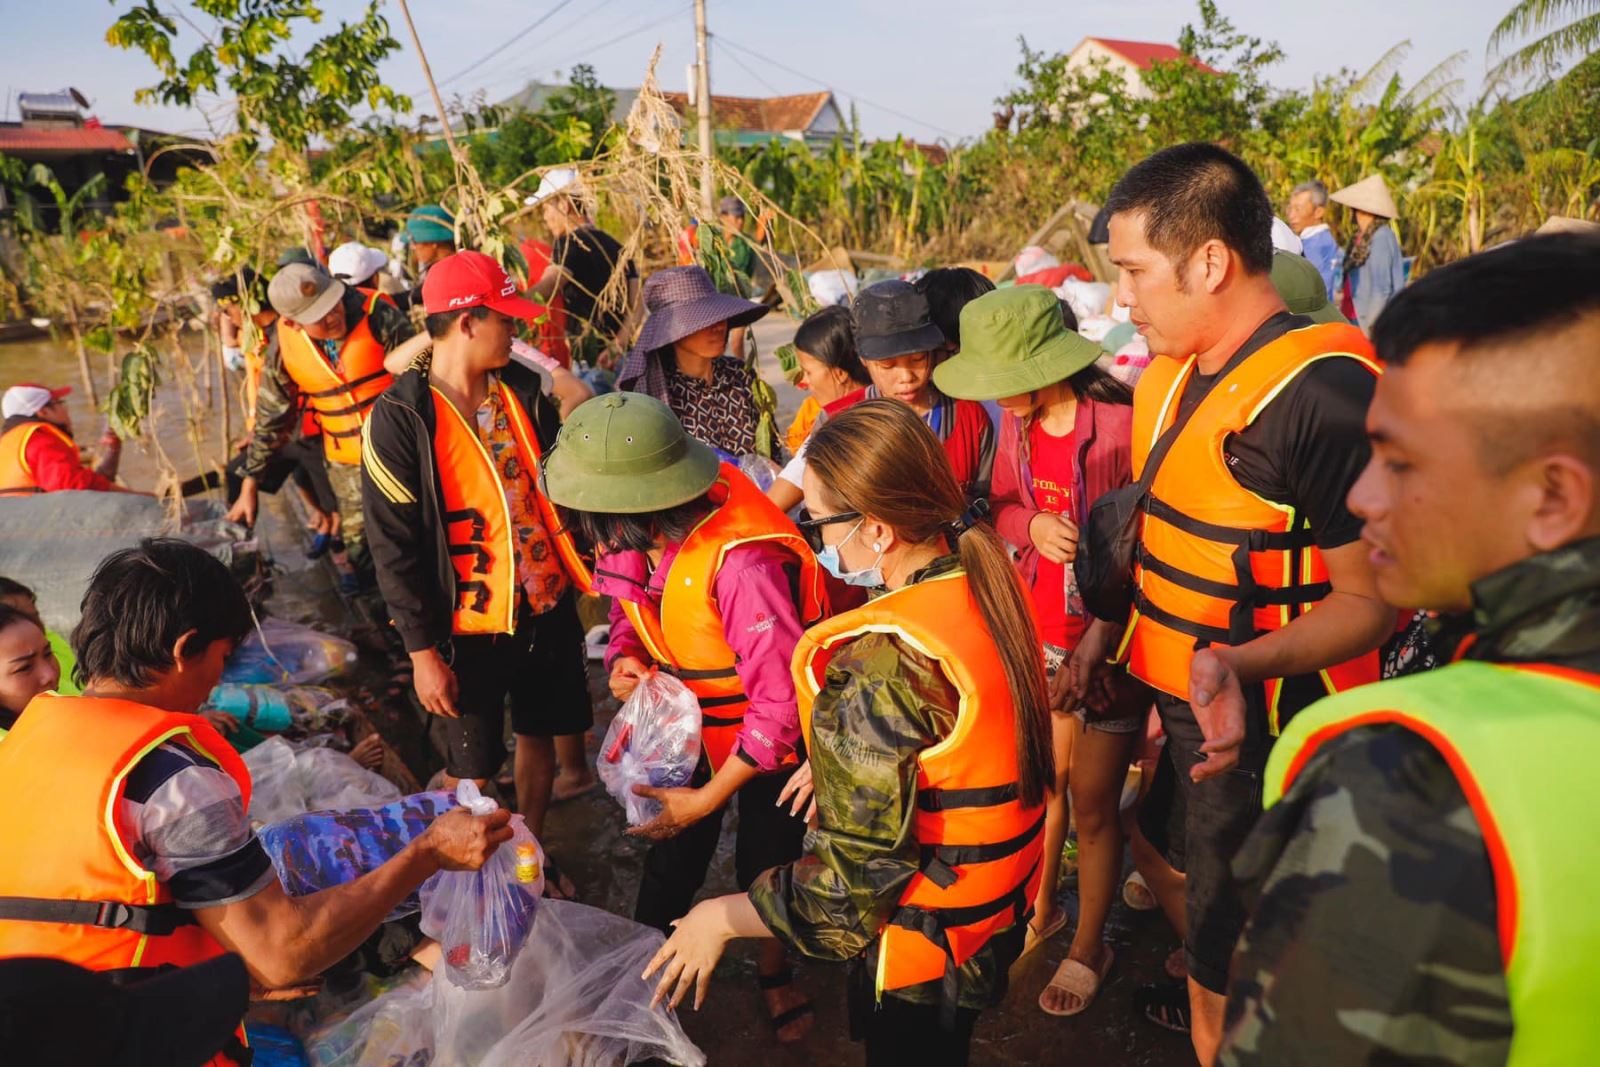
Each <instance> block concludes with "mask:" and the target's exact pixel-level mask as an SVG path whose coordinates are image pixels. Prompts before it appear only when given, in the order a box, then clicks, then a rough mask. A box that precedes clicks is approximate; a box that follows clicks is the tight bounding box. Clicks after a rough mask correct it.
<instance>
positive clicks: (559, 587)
mask: <svg viewBox="0 0 1600 1067" xmlns="http://www.w3.org/2000/svg"><path fill="white" fill-rule="evenodd" d="M475 414H476V416H477V419H476V424H477V430H478V439H479V440H480V441H482V442H483V447H484V448H486V449H487V450H488V452H489V456H490V458H492V459H493V460H494V466H495V472H496V473H497V474H499V476H500V481H501V482H502V483H503V484H504V485H505V487H506V510H507V511H508V512H509V513H510V516H511V528H512V531H513V533H512V540H513V542H514V543H515V545H516V553H517V577H518V578H519V579H520V584H521V586H522V591H523V594H524V595H525V596H526V597H527V598H528V606H529V607H530V608H532V609H533V613H534V614H535V615H543V614H544V613H545V612H547V611H549V610H550V609H551V608H553V607H555V605H556V601H558V600H560V599H561V594H563V593H565V592H566V590H567V575H566V572H565V571H563V570H562V569H561V559H560V557H559V556H557V555H556V551H555V545H554V543H552V541H551V539H550V531H549V530H547V529H545V524H544V516H543V514H542V513H541V512H540V511H539V501H538V498H537V497H536V496H535V493H536V492H537V490H536V489H535V488H534V481H533V472H532V471H530V470H528V469H527V467H526V466H525V465H524V464H523V462H522V452H521V450H520V449H518V448H517V435H516V431H515V430H513V429H512V428H511V417H510V416H509V415H508V414H507V413H506V409H505V398H504V396H503V395H502V393H501V392H500V386H499V382H498V381H495V382H494V383H493V384H492V385H491V386H490V388H489V396H488V399H486V400H485V401H484V402H483V403H482V404H481V405H480V406H479V408H478V410H477V412H476V413H475Z"/></svg>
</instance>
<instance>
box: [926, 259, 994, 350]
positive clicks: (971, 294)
mask: <svg viewBox="0 0 1600 1067" xmlns="http://www.w3.org/2000/svg"><path fill="white" fill-rule="evenodd" d="M912 287H913V288H915V289H916V291H917V292H919V293H921V294H922V295H923V297H924V298H926V299H927V301H928V314H929V315H930V316H932V318H933V324H934V325H935V326H937V327H939V332H940V333H942V334H944V339H945V340H946V341H949V342H950V343H951V344H953V345H955V346H956V347H957V348H959V347H961V309H962V308H964V307H966V306H967V305H968V304H970V303H972V302H973V301H974V300H976V299H978V297H980V296H982V295H983V294H984V293H992V292H994V282H991V281H990V280H989V279H988V278H985V277H984V276H983V275H981V274H979V273H978V272H977V271H975V270H973V269H972V268H971V267H935V268H934V269H933V270H930V271H928V272H927V273H926V274H924V275H923V276H922V277H920V278H918V279H917V280H916V281H915V282H913V283H912Z"/></svg>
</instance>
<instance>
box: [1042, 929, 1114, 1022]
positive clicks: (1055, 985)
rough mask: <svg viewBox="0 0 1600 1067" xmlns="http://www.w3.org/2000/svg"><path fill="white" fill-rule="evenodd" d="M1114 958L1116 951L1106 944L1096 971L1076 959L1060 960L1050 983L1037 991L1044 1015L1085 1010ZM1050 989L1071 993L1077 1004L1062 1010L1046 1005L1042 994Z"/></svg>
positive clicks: (1059, 1015) (1108, 971) (1064, 1014)
mask: <svg viewBox="0 0 1600 1067" xmlns="http://www.w3.org/2000/svg"><path fill="white" fill-rule="evenodd" d="M1116 958H1117V957H1116V953H1115V952H1112V951H1111V947H1110V946H1109V945H1107V946H1106V962H1105V964H1104V965H1103V966H1102V967H1101V968H1100V970H1099V971H1098V972H1096V971H1093V970H1091V969H1090V968H1089V966H1088V965H1087V964H1083V963H1079V962H1078V961H1077V960H1074V959H1065V960H1062V961H1061V966H1059V967H1057V968H1056V973H1055V975H1054V976H1052V977H1051V979H1050V984H1049V985H1047V986H1045V987H1044V989H1043V990H1041V991H1040V993H1039V1010H1040V1011H1042V1012H1044V1013H1045V1014H1046V1015H1055V1016H1058V1017H1062V1018H1065V1017H1067V1016H1070V1015H1078V1014H1080V1013H1082V1012H1084V1011H1087V1010H1088V1008H1089V1005H1090V1004H1093V1003H1094V998H1095V995H1096V994H1097V993H1099V992H1100V987H1101V985H1103V984H1104V983H1105V980H1106V975H1108V974H1110V973H1111V962H1112V961H1113V960H1114V959H1116ZM1052 989H1060V990H1062V991H1064V992H1067V993H1071V994H1072V995H1073V996H1075V997H1077V998H1078V1006H1077V1007H1075V1008H1068V1009H1066V1010H1064V1011H1063V1010H1059V1009H1056V1008H1050V1007H1046V1006H1045V1002H1044V995H1045V993H1048V992H1049V991H1050V990H1052Z"/></svg>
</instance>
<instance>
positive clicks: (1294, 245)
mask: <svg viewBox="0 0 1600 1067" xmlns="http://www.w3.org/2000/svg"><path fill="white" fill-rule="evenodd" d="M1272 250H1273V251H1274V252H1293V253H1294V254H1295V255H1297V256H1303V255H1305V254H1306V246H1305V245H1304V244H1302V243H1301V241H1300V235H1299V234H1297V233H1295V232H1294V230H1293V229H1291V228H1290V226H1289V224H1288V223H1287V222H1284V221H1283V220H1282V219H1280V218H1278V216H1276V215H1274V216H1272Z"/></svg>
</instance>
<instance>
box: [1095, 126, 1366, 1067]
mask: <svg viewBox="0 0 1600 1067" xmlns="http://www.w3.org/2000/svg"><path fill="white" fill-rule="evenodd" d="M1107 208H1108V210H1109V211H1110V212H1111V224H1110V227H1111V248H1110V250H1111V259H1112V262H1113V263H1115V264H1116V266H1117V269H1118V283H1117V299H1118V301H1119V302H1120V303H1122V304H1124V305H1126V306H1127V307H1128V308H1129V310H1130V312H1131V315H1132V319H1133V322H1134V323H1135V324H1136V325H1137V327H1138V329H1139V331H1140V332H1141V333H1142V334H1144V336H1145V337H1146V339H1147V340H1148V341H1149V343H1150V350H1151V351H1152V352H1155V353H1158V354H1159V356H1160V357H1161V358H1158V359H1157V360H1156V361H1155V362H1154V363H1153V364H1151V366H1150V368H1149V369H1148V370H1146V371H1145V374H1144V376H1143V377H1142V378H1141V379H1140V381H1139V386H1138V389H1137V390H1136V392H1135V396H1134V421H1133V438H1134V439H1133V460H1134V474H1135V476H1140V475H1141V474H1143V472H1144V469H1145V467H1146V465H1147V464H1151V463H1153V464H1155V467H1154V474H1153V478H1152V480H1150V482H1149V493H1148V496H1147V498H1146V499H1145V502H1144V505H1143V517H1142V519H1141V525H1140V533H1139V538H1140V543H1139V551H1138V553H1137V554H1136V557H1135V558H1136V561H1137V566H1136V568H1135V573H1134V575H1133V583H1134V597H1133V611H1132V614H1131V616H1130V618H1129V619H1127V620H1126V626H1124V625H1123V622H1124V620H1116V621H1115V623H1114V624H1113V623H1112V622H1111V621H1110V620H1106V621H1101V622H1097V623H1096V624H1095V625H1094V626H1093V627H1091V629H1090V633H1089V634H1088V635H1087V636H1086V638H1085V640H1084V641H1083V643H1082V644H1080V645H1079V647H1078V649H1077V650H1076V652H1075V653H1074V656H1073V668H1072V678H1073V682H1072V686H1073V688H1074V689H1075V691H1076V692H1078V693H1082V692H1084V690H1085V689H1086V688H1087V686H1086V679H1087V676H1088V675H1090V674H1091V673H1093V672H1095V671H1098V670H1103V669H1105V665H1104V661H1105V659H1106V657H1107V654H1108V653H1112V654H1113V655H1114V657H1115V658H1116V659H1117V660H1118V661H1120V662H1123V663H1126V665H1127V670H1128V671H1129V672H1130V673H1132V674H1133V675H1134V676H1135V677H1137V678H1140V679H1141V680H1143V681H1144V682H1146V683H1147V684H1149V685H1150V686H1152V687H1153V688H1154V689H1155V690H1157V699H1156V707H1157V710H1158V711H1159V712H1160V715H1161V721H1162V724H1163V726H1164V728H1165V730H1166V733H1167V738H1168V741H1167V745H1166V748H1165V750H1164V751H1165V754H1166V756H1165V759H1164V761H1163V767H1162V768H1161V773H1164V774H1172V775H1174V776H1175V778H1176V786H1177V789H1178V793H1179V798H1180V801H1179V803H1176V804H1175V805H1174V806H1173V810H1172V811H1170V812H1169V811H1160V810H1157V809H1156V808H1155V807H1153V806H1147V807H1146V809H1145V810H1144V811H1143V812H1142V814H1141V822H1142V826H1143V829H1144V830H1145V834H1146V836H1147V837H1149V838H1150V839H1151V840H1152V841H1153V842H1156V843H1158V844H1159V845H1164V846H1165V848H1166V850H1167V852H1168V853H1169V855H1171V856H1172V857H1173V859H1174V861H1175V862H1174V865H1175V866H1179V867H1180V868H1182V869H1184V870H1185V873H1186V874H1187V882H1186V893H1187V898H1188V899H1187V911H1188V931H1187V935H1186V937H1185V944H1184V948H1185V956H1186V958H1187V963H1188V971H1189V996H1188V1005H1187V1006H1188V1007H1189V1009H1190V1013H1191V1023H1192V1028H1191V1037H1192V1039H1193V1042H1194V1046H1195V1051H1196V1053H1197V1054H1198V1055H1199V1058H1200V1061H1201V1063H1203V1064H1209V1063H1210V1062H1211V1060H1212V1057H1213V1056H1214V1055H1215V1053H1216V1047H1217V1041H1218V1040H1219V1038H1220V1036H1221V1026H1222V1013H1223V1008H1224V1004H1225V1001H1224V993H1225V992H1226V989H1227V979H1228V961H1229V959H1230V957H1231V956H1232V954H1233V948H1234V944H1235V943H1236V941H1237V940H1238V936H1239V931H1240V929H1241V928H1242V927H1243V925H1244V918H1245V912H1244V905H1243V902H1242V901H1241V900H1240V898H1239V896H1238V893H1237V891H1236V889H1235V888H1234V886H1233V882H1232V877H1231V875H1230V872H1229V863H1230V862H1231V860H1232V859H1233V857H1234V855H1235V853H1237V852H1238V850H1239V847H1240V845H1241V844H1242V842H1243V840H1244V838H1245V836H1246V835H1247V834H1248V833H1249V831H1250V828H1251V826H1252V825H1254V823H1255V820H1256V817H1257V815H1258V813H1259V807H1260V795H1261V794H1260V788H1261V787H1260V776H1261V771H1262V768H1263V767H1264V765H1265V763H1266V758H1267V754H1268V752H1269V751H1270V750H1271V747H1272V743H1273V740H1274V738H1275V737H1276V735H1277V733H1278V729H1279V727H1280V726H1281V725H1282V724H1283V723H1284V722H1286V721H1287V720H1288V718H1289V717H1290V716H1291V715H1292V714H1293V713H1294V712H1295V711H1296V710H1298V709H1299V708H1302V707H1304V706H1305V705H1306V704H1309V703H1311V702H1312V701H1313V700H1315V699H1317V698H1318V697H1321V696H1324V695H1326V694H1327V693H1328V692H1330V691H1334V690H1340V689H1345V688H1349V687H1351V686H1354V685H1359V684H1361V683H1364V682H1371V681H1376V680H1377V677H1378V662H1377V656H1376V654H1375V652H1376V649H1377V648H1378V646H1379V644H1380V643H1381V642H1382V641H1383V639H1384V638H1385V637H1386V636H1387V635H1389V634H1390V633H1392V632H1393V631H1394V624H1395V612H1394V609H1393V608H1391V607H1389V606H1387V605H1385V604H1384V603H1383V602H1382V601H1381V600H1380V599H1379V597H1378V595H1377V590H1376V588H1375V586H1374V584H1373V578H1372V573H1371V569H1370V567H1369V566H1368V563H1367V554H1366V550H1365V549H1364V548H1363V547H1362V546H1361V544H1360V542H1359V536H1360V529H1361V524H1360V522H1359V521H1358V520H1356V519H1355V518H1354V517H1353V516H1351V514H1350V513H1349V510H1348V509H1347V508H1346V506H1345V496H1346V494H1347V493H1348V491H1349V489H1350V486H1351V485H1352V484H1354V482H1355V480H1356V477H1357V476H1358V475H1359V473H1360V471H1361V468H1362V467H1363V466H1364V465H1365V463H1366V457H1367V454H1368V446H1367V443H1366V434H1365V430H1364V427H1363V419H1364V417H1365V414H1366V409H1367V405H1368V403H1369V401H1370V399H1371V396H1372V391H1373V388H1374V384H1375V382H1376V380H1377V374H1378V364H1377V362H1376V360H1375V359H1374V358H1373V356H1372V349H1371V346H1370V345H1369V344H1368V343H1367V341H1366V339H1365V338H1364V337H1363V336H1362V334H1361V333H1360V331H1358V330H1356V329H1355V328H1354V327H1351V326H1349V325H1348V324H1345V325H1338V324H1330V325H1319V324H1316V323H1313V322H1312V321H1311V320H1310V319H1309V318H1305V317H1302V316H1297V315H1294V314H1291V313H1290V312H1289V311H1288V310H1286V308H1285V306H1284V303H1283V299H1282V297H1280V296H1279V295H1278V291H1277V290H1276V289H1275V288H1274V287H1273V284H1272V279H1271V275H1270V270H1271V266H1272V207H1271V204H1270V203H1269V202H1268V200H1267V195H1266V192H1265V190H1263V188H1262V186H1261V182H1260V181H1259V180H1258V179H1257V178H1256V176H1255V174H1253V173H1252V172H1251V171H1250V169H1249V168H1248V167H1247V166H1245V164H1244V163H1243V162H1241V161H1240V160H1239V159H1238V158H1236V157H1235V156H1233V155H1231V154H1229V153H1228V152H1227V151H1225V150H1223V149H1221V148H1218V147H1216V146H1214V145H1209V144H1199V143H1196V144H1185V145H1177V146H1175V147H1172V148H1167V149H1163V150H1162V151H1160V152H1157V153H1156V154H1155V155H1153V156H1151V157H1150V158H1148V159H1146V160H1144V161H1143V162H1141V163H1139V164H1138V165H1136V166H1135V167H1133V168H1132V169H1131V170H1130V171H1129V172H1128V173H1127V174H1126V175H1124V176H1123V178H1122V179H1121V180H1120V181H1119V182H1118V183H1117V185H1116V187H1115V188H1114V189H1113V190H1112V194H1111V196H1110V198H1109V199H1108V200H1107ZM1118 631H1121V632H1120V634H1119V633H1118ZM1230 685H1231V686H1232V688H1231V689H1230V690H1228V691H1229V692H1231V693H1233V694H1235V695H1241V696H1242V697H1243V698H1244V699H1242V700H1219V699H1217V694H1218V693H1219V691H1222V690H1223V689H1224V687H1225V686H1230ZM1177 810H1182V811H1183V813H1184V814H1183V820H1182V825H1181V826H1179V827H1176V828H1173V830H1172V832H1169V827H1168V826H1167V823H1168V821H1169V819H1170V817H1171V816H1172V814H1173V812H1175V811H1177ZM1172 821H1175V820H1172ZM1157 996H1159V992H1158V991H1157V990H1150V991H1147V992H1146V994H1145V1000H1146V1003H1147V1007H1146V1010H1147V1013H1151V1014H1152V1015H1153V1014H1154V1013H1152V1012H1150V1008H1149V1004H1150V1003H1151V1002H1152V999H1153V998H1155V997H1157ZM1163 1007H1164V1008H1165V1009H1166V1010H1165V1011H1164V1012H1163V1014H1167V1015H1169V1016H1170V1013H1171V1011H1172V1010H1180V1011H1181V1008H1182V1007H1183V1005H1182V1003H1181V1001H1179V1002H1178V1003H1176V1004H1174V1005H1163Z"/></svg>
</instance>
